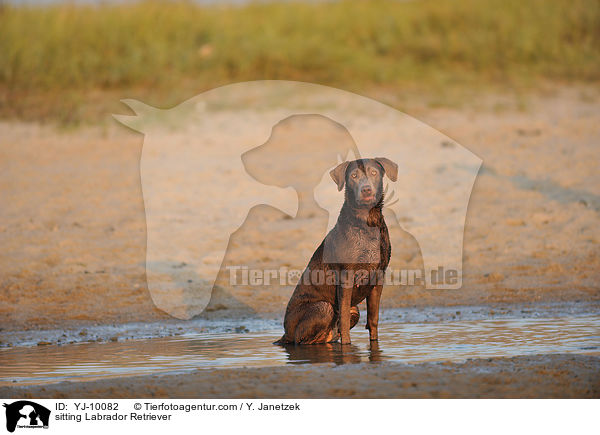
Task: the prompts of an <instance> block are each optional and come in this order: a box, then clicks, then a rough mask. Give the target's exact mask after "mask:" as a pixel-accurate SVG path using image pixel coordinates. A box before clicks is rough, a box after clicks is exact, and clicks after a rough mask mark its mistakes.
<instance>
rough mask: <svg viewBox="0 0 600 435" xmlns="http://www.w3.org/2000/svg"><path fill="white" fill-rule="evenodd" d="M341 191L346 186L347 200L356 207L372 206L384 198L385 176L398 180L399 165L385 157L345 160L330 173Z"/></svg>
mask: <svg viewBox="0 0 600 435" xmlns="http://www.w3.org/2000/svg"><path fill="white" fill-rule="evenodd" d="M329 174H330V175H331V178H333V181H335V183H336V184H337V186H338V191H341V190H342V189H343V188H344V185H345V186H346V201H349V202H350V203H351V204H350V205H352V206H354V207H358V208H371V207H374V206H376V205H377V204H378V203H379V202H380V201H381V200H382V198H383V176H384V175H387V177H388V178H389V179H390V180H392V181H396V180H397V179H398V165H397V164H396V163H394V162H392V161H391V160H389V159H386V158H385V157H375V158H373V159H360V160H354V161H352V162H344V163H341V164H340V165H338V166H337V167H336V168H335V169H333V170H332V171H331V172H330V173H329Z"/></svg>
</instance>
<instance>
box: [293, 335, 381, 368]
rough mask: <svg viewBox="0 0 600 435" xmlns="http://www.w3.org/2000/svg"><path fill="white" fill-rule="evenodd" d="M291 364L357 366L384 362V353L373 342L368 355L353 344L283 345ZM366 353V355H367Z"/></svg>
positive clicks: (377, 344) (376, 343)
mask: <svg viewBox="0 0 600 435" xmlns="http://www.w3.org/2000/svg"><path fill="white" fill-rule="evenodd" d="M283 348H284V349H285V351H286V353H287V354H288V360H289V362H290V364H305V363H335V364H338V365H341V364H356V363H360V362H364V361H365V357H366V358H368V361H371V362H376V361H382V359H383V355H382V353H383V352H382V351H381V350H380V349H379V343H378V342H376V341H371V342H370V344H369V350H368V352H367V353H366V352H365V351H364V350H362V349H361V348H360V347H359V346H355V345H353V344H351V345H349V346H343V345H341V344H340V343H323V344H315V345H312V346H297V345H295V344H286V345H283ZM365 353H366V355H365Z"/></svg>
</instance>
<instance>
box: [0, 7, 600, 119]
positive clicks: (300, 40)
mask: <svg viewBox="0 0 600 435" xmlns="http://www.w3.org/2000/svg"><path fill="white" fill-rule="evenodd" d="M264 78H271V79H292V80H303V81H310V82H316V83H322V84H328V85H332V86H338V87H344V88H346V89H350V90H354V91H359V92H363V93H369V92H368V90H369V89H373V88H377V87H385V88H386V89H389V90H390V92H394V91H395V90H399V89H404V88H410V87H413V88H416V89H428V90H429V91H431V92H444V90H446V89H450V88H461V87H481V86H485V87H488V86H490V85H492V86H496V85H501V86H504V85H509V86H525V87H526V86H530V85H532V84H535V83H536V82H538V81H539V80H540V79H543V80H559V81H565V80H566V81H570V82H572V81H585V82H597V81H598V79H600V2H598V1H597V0H528V1H523V0H462V1H450V0H437V1H433V0H431V1H430V0H419V1H412V2H399V1H369V2H362V1H358V2H349V1H348V2H346V1H342V2H324V3H291V4H290V3H286V4H280V3H272V4H249V5H245V6H218V5H215V6H199V5H195V4H193V3H188V2H169V3H168V4H165V3H163V2H158V1H143V2H140V3H135V4H125V5H118V4H117V5H109V4H104V5H100V6H87V5H58V6H40V7H13V6H0V116H3V117H7V116H8V117H11V116H17V117H20V118H36V119H44V118H58V119H63V120H67V121H69V120H78V119H82V118H89V117H94V116H95V115H97V113H96V112H97V110H98V109H97V108H96V109H90V107H91V106H97V105H98V104H100V105H102V104H103V102H105V101H107V100H111V101H112V100H115V99H118V98H119V97H122V96H138V97H143V96H144V95H145V96H147V97H149V98H148V99H149V101H150V102H153V103H154V104H157V105H169V104H173V103H176V102H177V101H179V100H180V99H182V98H187V97H189V96H191V95H193V94H194V93H197V92H199V91H202V90H205V89H208V88H211V87H214V86H219V85H222V84H226V83H230V82H234V81H241V80H253V79H264Z"/></svg>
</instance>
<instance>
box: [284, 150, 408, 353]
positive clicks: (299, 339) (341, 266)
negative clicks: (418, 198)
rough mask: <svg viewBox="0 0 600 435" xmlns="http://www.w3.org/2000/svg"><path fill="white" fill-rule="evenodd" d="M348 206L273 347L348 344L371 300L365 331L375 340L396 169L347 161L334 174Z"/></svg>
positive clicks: (384, 162)
mask: <svg viewBox="0 0 600 435" xmlns="http://www.w3.org/2000/svg"><path fill="white" fill-rule="evenodd" d="M330 175H331V178H333V181H335V183H336V184H337V186H338V190H340V191H341V190H342V189H343V188H344V185H345V186H346V190H345V201H344V205H343V206H342V210H341V211H340V215H339V217H338V220H337V223H336V225H335V227H334V228H333V229H332V230H331V231H330V232H329V234H327V236H326V237H325V239H324V240H323V242H322V243H321V245H320V246H319V247H318V248H317V250H316V251H315V253H314V254H313V256H312V258H311V259H310V262H309V263H308V266H307V267H306V269H305V270H304V273H303V274H302V276H301V278H300V281H299V282H298V284H297V286H296V289H295V290H294V293H293V294H292V297H291V299H290V301H289V303H288V306H287V309H286V312H285V319H284V329H285V333H284V334H283V337H281V339H279V340H278V341H277V342H275V344H287V343H296V344H315V343H327V342H332V341H336V340H337V339H338V338H339V337H341V343H342V344H349V343H350V329H351V328H352V327H353V326H354V325H356V323H357V322H358V319H359V317H360V314H359V311H358V308H357V305H358V304H359V303H360V302H362V301H363V300H364V299H365V298H366V299H367V326H366V328H367V329H368V330H369V337H370V339H371V340H377V325H378V322H379V300H380V298H381V290H382V287H383V275H384V273H385V270H386V268H387V266H388V264H389V261H390V254H391V246H390V238H389V234H388V229H387V226H386V225H385V221H384V219H383V214H382V212H381V209H382V207H383V200H384V191H383V176H384V175H387V176H388V177H389V179H390V180H392V181H396V179H397V176H398V165H396V164H395V163H394V162H392V161H390V160H388V159H386V158H383V157H377V158H374V159H361V160H355V161H352V162H344V163H342V164H340V165H339V166H337V167H336V168H335V169H333V170H332V171H331V172H330Z"/></svg>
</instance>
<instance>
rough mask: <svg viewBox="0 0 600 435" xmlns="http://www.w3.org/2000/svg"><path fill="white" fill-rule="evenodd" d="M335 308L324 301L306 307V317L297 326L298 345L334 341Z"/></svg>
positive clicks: (296, 341) (295, 338)
mask: <svg viewBox="0 0 600 435" xmlns="http://www.w3.org/2000/svg"><path fill="white" fill-rule="evenodd" d="M334 317H335V313H334V311H333V306H332V305H331V304H330V303H328V302H324V301H320V302H313V303H310V304H308V305H306V307H305V310H304V315H303V316H302V318H301V319H300V321H299V322H298V324H297V325H296V331H295V334H294V341H295V343H296V344H316V343H328V342H330V341H333V338H334V334H333V326H334V323H335V318H334Z"/></svg>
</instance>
